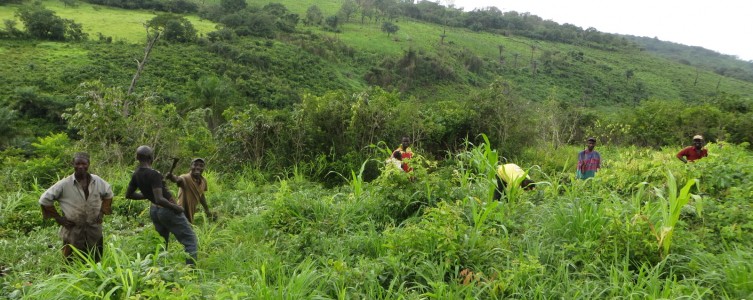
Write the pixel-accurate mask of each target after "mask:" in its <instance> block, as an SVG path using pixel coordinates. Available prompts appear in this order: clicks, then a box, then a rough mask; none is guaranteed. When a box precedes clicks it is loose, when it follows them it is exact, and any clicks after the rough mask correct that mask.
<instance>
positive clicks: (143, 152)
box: [136, 146, 154, 161]
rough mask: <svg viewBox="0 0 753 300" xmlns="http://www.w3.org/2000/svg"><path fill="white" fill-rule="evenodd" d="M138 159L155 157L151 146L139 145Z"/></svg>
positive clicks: (137, 150) (137, 149)
mask: <svg viewBox="0 0 753 300" xmlns="http://www.w3.org/2000/svg"><path fill="white" fill-rule="evenodd" d="M136 159H138V160H139V161H144V160H149V159H154V150H152V148H150V147H149V146H139V147H138V148H136Z"/></svg>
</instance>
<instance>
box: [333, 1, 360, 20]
mask: <svg viewBox="0 0 753 300" xmlns="http://www.w3.org/2000/svg"><path fill="white" fill-rule="evenodd" d="M356 11H358V4H356V2H355V1H353V0H345V3H343V5H342V6H340V11H338V12H337V14H338V15H340V16H342V18H343V19H345V22H348V21H350V17H351V16H353V14H355V13H356Z"/></svg>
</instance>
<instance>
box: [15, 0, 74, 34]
mask: <svg viewBox="0 0 753 300" xmlns="http://www.w3.org/2000/svg"><path fill="white" fill-rule="evenodd" d="M16 16H17V17H18V18H19V19H21V22H23V23H24V27H25V28H26V33H28V34H29V35H30V36H32V37H35V38H39V39H44V40H52V41H65V40H73V41H81V40H85V39H86V38H87V36H88V35H87V34H86V33H84V31H83V27H82V26H81V24H78V23H76V22H73V20H69V19H63V18H61V17H59V16H57V15H56V14H55V12H54V11H52V10H49V9H46V8H44V7H43V6H41V5H33V6H24V7H21V8H19V9H18V11H17V12H16Z"/></svg>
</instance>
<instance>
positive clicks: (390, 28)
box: [382, 22, 400, 36]
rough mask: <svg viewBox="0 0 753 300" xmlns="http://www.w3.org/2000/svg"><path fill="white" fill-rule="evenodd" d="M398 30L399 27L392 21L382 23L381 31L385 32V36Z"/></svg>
mask: <svg viewBox="0 0 753 300" xmlns="http://www.w3.org/2000/svg"><path fill="white" fill-rule="evenodd" d="M398 30H400V27H398V26H397V25H395V24H393V23H392V22H384V23H382V31H383V32H386V33H387V36H390V34H393V33H395V32H397V31H398Z"/></svg>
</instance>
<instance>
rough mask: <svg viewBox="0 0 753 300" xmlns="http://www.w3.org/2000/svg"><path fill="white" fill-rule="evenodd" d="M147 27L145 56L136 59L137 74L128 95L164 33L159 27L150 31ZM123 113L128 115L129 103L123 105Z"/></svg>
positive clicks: (132, 80) (134, 75)
mask: <svg viewBox="0 0 753 300" xmlns="http://www.w3.org/2000/svg"><path fill="white" fill-rule="evenodd" d="M144 27H146V47H145V48H144V58H143V59H142V60H141V61H139V60H138V59H134V60H135V61H136V66H137V67H136V74H133V79H131V86H130V87H128V92H127V93H126V94H127V95H130V94H132V93H133V89H134V88H135V87H136V81H138V80H139V76H141V72H142V71H143V70H144V65H146V61H147V60H148V59H149V54H150V53H152V48H153V47H154V44H156V43H157V40H159V37H160V34H162V31H161V30H159V29H154V28H152V29H153V31H151V32H150V30H149V29H150V28H149V26H144ZM123 115H124V116H127V115H128V103H127V102H126V104H125V105H124V106H123Z"/></svg>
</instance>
